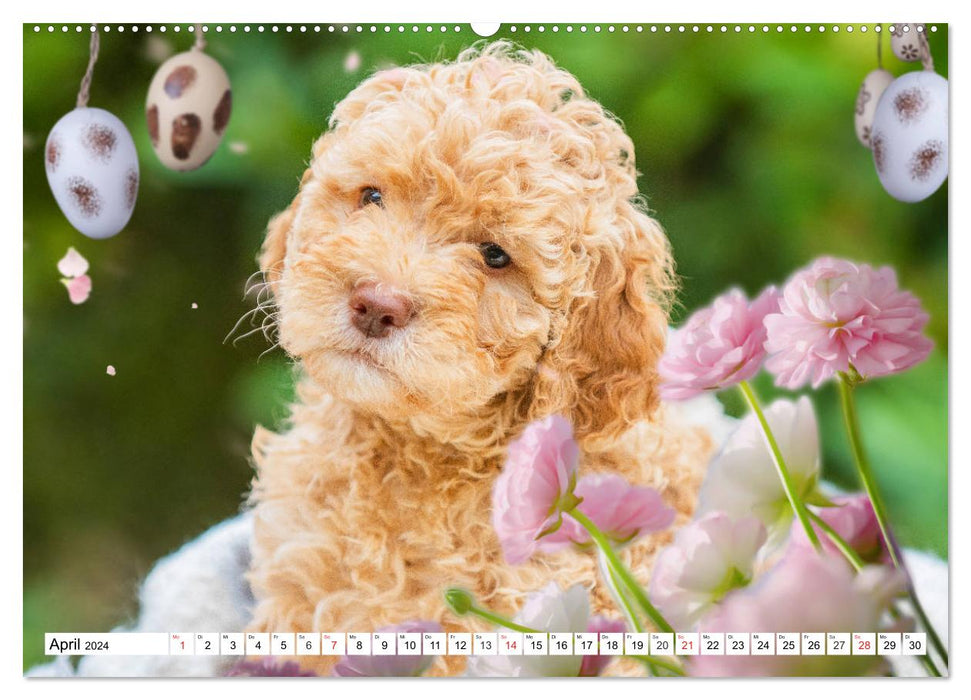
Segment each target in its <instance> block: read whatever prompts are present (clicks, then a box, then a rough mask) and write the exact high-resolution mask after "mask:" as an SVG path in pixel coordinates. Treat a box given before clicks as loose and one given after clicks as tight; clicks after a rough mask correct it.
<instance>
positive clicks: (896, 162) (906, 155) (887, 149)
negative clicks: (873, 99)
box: [871, 70, 948, 202]
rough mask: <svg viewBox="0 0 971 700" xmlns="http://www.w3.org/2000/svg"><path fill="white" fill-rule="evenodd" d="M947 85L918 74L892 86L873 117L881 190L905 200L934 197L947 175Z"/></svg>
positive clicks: (925, 73) (922, 72)
mask: <svg viewBox="0 0 971 700" xmlns="http://www.w3.org/2000/svg"><path fill="white" fill-rule="evenodd" d="M947 104H948V85H947V80H945V79H944V78H942V77H941V76H939V75H938V74H937V73H934V72H932V71H926V70H915V71H911V72H910V73H904V74H903V75H902V76H900V77H899V78H897V79H896V80H895V81H893V83H891V84H890V87H888V88H887V89H886V90H884V92H883V95H882V96H881V97H880V102H879V103H878V104H877V111H876V113H875V114H874V115H873V134H872V137H871V143H872V147H873V165H874V166H875V167H876V169H877V175H878V176H879V177H880V183H881V184H882V185H883V188H884V189H885V190H886V191H887V192H888V193H889V194H890V195H891V196H892V197H894V198H895V199H899V200H900V201H901V202H919V201H921V200H922V199H926V198H927V197H929V196H931V195H932V194H933V193H934V192H935V191H936V190H937V188H938V187H940V186H941V183H943V182H944V180H945V179H946V178H947V172H948V131H947V121H948V108H947Z"/></svg>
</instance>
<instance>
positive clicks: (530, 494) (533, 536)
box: [492, 416, 675, 564]
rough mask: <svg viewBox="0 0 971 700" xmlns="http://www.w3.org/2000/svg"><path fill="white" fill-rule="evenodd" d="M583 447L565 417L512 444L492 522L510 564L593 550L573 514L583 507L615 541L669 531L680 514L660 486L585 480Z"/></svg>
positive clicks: (531, 428)
mask: <svg viewBox="0 0 971 700" xmlns="http://www.w3.org/2000/svg"><path fill="white" fill-rule="evenodd" d="M578 467H579V447H578V446H577V443H576V441H575V440H574V439H573V429H572V426H571V425H570V423H569V421H567V420H566V419H565V418H563V417H562V416H550V417H548V418H545V419H543V420H540V421H536V422H533V423H531V424H529V425H528V426H527V427H526V429H525V430H524V431H523V434H522V435H521V436H520V437H519V439H517V440H515V441H514V442H512V443H511V444H510V445H509V450H508V454H507V458H506V463H505V466H504V467H503V470H502V473H501V474H500V475H499V477H498V478H497V479H496V482H495V484H494V486H493V491H492V524H493V527H494V529H495V532H496V535H497V536H498V537H499V542H500V543H501V545H502V549H503V552H504V554H505V557H506V560H507V561H508V562H509V563H511V564H521V563H522V562H524V561H526V560H527V559H529V558H530V557H531V556H533V554H535V553H536V552H538V551H544V552H550V551H555V550H558V549H563V548H566V547H570V546H572V545H580V546H584V545H589V544H590V535H589V534H588V533H587V530H586V529H585V528H584V527H582V526H581V525H580V523H579V522H577V520H576V519H575V518H573V517H572V516H571V515H570V514H569V511H570V510H571V509H573V508H577V510H579V511H580V512H581V513H582V514H583V515H585V516H586V517H587V518H589V519H590V520H591V521H593V523H594V524H595V525H596V526H597V528H598V529H599V530H601V531H602V532H603V533H604V534H605V535H606V536H607V537H608V538H609V539H610V540H611V541H612V542H613V543H615V544H623V543H625V542H628V541H630V540H632V539H634V538H635V537H637V536H638V535H642V534H645V533H649V532H657V531H659V530H664V529H666V528H668V527H669V526H670V525H671V523H672V522H673V521H674V515H675V512H674V509H673V508H671V507H669V506H667V505H665V504H664V502H663V500H662V499H661V496H660V494H658V492H657V491H655V490H654V489H652V488H648V487H645V486H633V485H631V484H629V483H627V481H626V480H624V479H623V478H622V477H620V476H617V475H615V474H597V473H595V474H590V475H587V476H584V477H582V478H579V479H578V478H577V471H578Z"/></svg>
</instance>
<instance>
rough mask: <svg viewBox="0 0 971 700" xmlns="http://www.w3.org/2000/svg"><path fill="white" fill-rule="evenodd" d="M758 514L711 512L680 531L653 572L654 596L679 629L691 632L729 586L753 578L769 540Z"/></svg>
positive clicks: (730, 588) (663, 552)
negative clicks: (756, 561) (739, 514)
mask: <svg viewBox="0 0 971 700" xmlns="http://www.w3.org/2000/svg"><path fill="white" fill-rule="evenodd" d="M765 540H766V531H765V527H764V526H763V525H762V523H761V522H760V521H759V520H758V519H757V518H740V519H737V520H735V519H733V518H731V517H730V516H728V515H726V514H725V513H717V512H716V513H709V514H708V515H706V516H704V517H703V518H701V519H700V520H696V521H694V522H692V523H690V524H688V525H685V526H684V527H683V528H681V529H680V530H678V532H677V534H676V535H675V536H674V542H673V543H672V544H670V545H669V546H667V547H665V548H664V549H663V550H661V553H660V554H659V555H658V557H657V561H656V563H655V565H654V572H653V574H652V576H651V587H650V593H651V601H652V602H653V603H654V605H655V606H657V609H658V610H660V611H661V614H662V615H664V617H665V618H666V619H667V621H668V622H670V623H671V624H672V625H673V626H674V628H675V629H676V630H679V631H688V630H689V629H691V628H692V627H694V625H695V624H696V623H697V622H698V620H699V618H701V616H702V615H704V614H705V613H706V612H707V611H709V610H710V609H711V608H712V607H713V606H714V605H716V604H717V603H718V602H719V601H720V600H721V599H722V598H723V597H724V596H725V595H726V594H727V593H728V592H729V591H731V590H733V589H735V588H738V587H740V586H745V585H747V584H748V582H749V581H750V580H751V579H752V576H753V571H754V564H755V558H756V556H757V555H758V553H759V550H760V549H761V548H762V545H763V544H765Z"/></svg>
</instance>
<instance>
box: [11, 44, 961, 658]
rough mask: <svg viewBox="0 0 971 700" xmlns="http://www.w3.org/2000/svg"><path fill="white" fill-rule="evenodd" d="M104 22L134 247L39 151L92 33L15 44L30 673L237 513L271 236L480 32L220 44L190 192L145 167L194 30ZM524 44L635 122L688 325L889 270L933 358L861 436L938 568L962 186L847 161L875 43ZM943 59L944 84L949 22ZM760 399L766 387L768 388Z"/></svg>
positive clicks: (832, 431)
mask: <svg viewBox="0 0 971 700" xmlns="http://www.w3.org/2000/svg"><path fill="white" fill-rule="evenodd" d="M110 29H111V31H110V32H107V31H106V32H104V33H103V34H102V39H101V54H100V58H99V60H98V64H97V68H96V70H95V73H94V82H93V85H92V89H91V102H90V104H91V106H94V107H101V108H104V109H107V110H109V111H111V112H113V113H114V114H116V115H117V116H118V117H120V118H121V119H122V120H123V121H124V122H125V123H126V124H127V125H128V127H129V129H130V130H131V132H132V134H133V136H134V138H135V142H136V145H137V147H138V151H139V156H140V159H141V168H142V179H141V188H140V191H139V195H138V204H137V206H136V209H135V213H134V216H133V218H132V220H131V222H130V224H129V225H128V227H127V229H126V230H125V231H124V232H122V233H121V234H120V235H119V236H117V237H116V238H112V239H109V240H106V241H93V240H89V239H87V238H85V237H83V236H81V235H80V234H79V233H77V232H75V231H74V230H73V229H72V228H71V227H70V225H69V224H68V223H67V221H66V220H65V219H64V217H63V216H62V215H61V213H60V211H59V210H58V208H57V205H56V204H55V202H54V199H53V197H52V196H51V193H50V191H49V190H48V187H47V182H46V177H45V172H44V167H43V146H44V141H45V139H46V136H47V133H48V131H49V130H50V128H51V127H52V126H53V125H54V123H55V122H56V121H57V120H58V119H59V118H60V117H61V116H62V115H63V114H64V113H66V112H68V111H69V110H71V109H72V108H73V107H74V101H75V97H76V94H77V89H78V83H79V81H80V78H81V75H82V73H83V72H84V68H85V65H86V62H87V58H88V33H87V31H84V32H82V33H76V32H75V31H74V25H71V26H70V28H69V31H68V32H67V33H64V32H62V31H61V30H60V25H58V26H57V27H56V31H55V32H53V33H49V32H48V31H47V26H46V25H44V26H43V27H42V28H41V31H40V32H39V33H37V32H35V31H34V26H33V25H26V26H25V27H24V115H23V119H24V163H23V177H24V253H23V255H24V257H23V264H24V387H23V388H24V465H23V470H24V572H23V575H24V666H25V667H28V666H30V665H32V664H34V663H37V662H39V661H41V660H42V649H41V647H42V643H43V632H45V631H101V630H107V629H109V628H110V627H112V626H114V625H116V624H118V623H120V622H123V621H125V619H126V618H128V617H129V616H131V615H132V614H133V613H134V612H135V606H134V595H135V591H136V589H137V584H138V581H139V579H140V578H141V577H142V576H144V575H145V574H146V573H147V572H148V570H149V569H150V567H151V565H152V562H153V561H155V560H156V559H157V558H158V557H160V556H162V555H163V554H165V553H167V552H170V551H172V550H173V549H174V548H176V547H178V546H179V545H181V544H182V543H183V542H185V541H187V540H188V539H190V538H192V537H193V536H195V535H197V534H198V533H200V532H201V531H202V530H204V529H205V528H206V527H208V526H210V525H212V524H214V523H216V522H218V521H219V520H221V519H223V518H226V517H228V516H231V515H233V514H234V513H235V512H236V511H237V509H238V507H239V504H240V501H241V498H242V496H243V494H244V493H245V492H246V490H247V486H248V482H249V479H250V465H249V461H248V444H249V439H250V436H251V434H252V430H253V427H254V425H255V424H257V423H262V424H265V425H269V426H275V425H278V424H279V422H280V421H281V419H282V418H283V417H284V416H285V414H286V410H285V406H286V402H287V400H288V398H289V397H290V395H291V387H290V384H291V376H290V368H289V366H288V363H287V361H286V359H285V358H284V356H283V355H282V353H281V352H280V351H279V350H274V351H273V352H271V353H269V354H267V355H265V356H264V357H262V358H259V355H260V354H261V353H262V352H263V351H264V350H265V349H266V348H267V346H268V344H267V343H266V342H265V341H264V340H263V338H262V336H260V335H259V334H257V335H254V336H252V337H251V338H249V339H245V340H243V341H241V342H239V343H238V344H237V345H235V346H234V345H233V344H231V343H224V342H223V339H224V337H225V336H226V335H227V333H228V332H229V331H230V329H231V328H232V327H233V325H234V323H235V322H236V320H237V319H238V318H239V317H240V316H241V315H242V314H243V313H244V312H246V311H247V310H248V309H249V308H251V307H252V303H253V302H252V300H246V299H244V298H243V289H244V283H245V281H246V279H247V277H248V276H249V275H250V274H251V273H252V272H254V271H255V270H256V265H255V262H254V255H255V253H256V252H257V250H258V247H259V245H260V241H261V237H262V235H263V230H264V227H265V224H266V221H267V220H268V219H269V217H270V216H271V215H272V214H273V213H274V212H276V211H278V210H279V209H281V208H283V207H284V206H285V205H286V204H287V203H288V201H289V200H290V198H291V197H292V195H293V194H294V192H295V190H296V187H297V183H298V178H299V176H300V174H301V172H302V170H303V168H304V166H305V164H306V161H307V158H308V155H309V153H310V146H311V144H312V142H313V141H314V139H315V138H316V137H317V136H318V135H319V134H320V132H321V131H322V130H323V129H324V127H325V123H326V119H327V116H328V115H329V113H330V111H331V110H332V108H333V106H334V104H335V103H336V102H337V101H338V100H339V99H340V98H341V97H342V96H343V95H345V94H346V93H347V92H348V91H349V90H350V89H351V88H352V87H353V86H354V85H355V84H356V83H357V82H359V81H360V80H361V79H362V78H363V77H365V76H366V75H368V74H369V73H370V72H372V71H373V70H374V69H375V68H378V67H384V66H388V65H392V64H403V63H414V62H419V61H426V60H434V59H440V58H453V57H454V56H455V55H456V54H457V53H458V52H459V51H460V50H461V49H462V48H464V47H466V46H468V45H469V44H470V43H472V42H473V41H474V40H475V39H476V38H477V37H475V36H474V35H473V34H472V32H471V31H470V30H469V28H468V26H465V25H463V26H462V27H461V31H460V32H458V33H456V32H455V31H454V25H450V26H449V27H448V29H447V31H445V32H442V31H441V30H440V28H439V27H438V26H436V27H434V29H433V31H431V32H428V31H426V30H425V26H424V25H423V26H421V27H420V29H419V30H418V31H417V32H414V31H412V30H411V26H408V27H406V31H405V32H404V33H400V34H399V33H398V32H397V25H395V26H394V27H393V28H392V32H391V33H388V34H386V33H384V31H383V29H384V27H383V25H382V26H380V27H379V28H378V31H377V32H376V33H374V34H372V33H370V32H369V25H368V27H365V29H364V31H363V32H361V33H358V32H357V31H356V30H355V27H353V26H352V27H350V29H349V31H347V32H344V31H342V27H340V26H338V27H337V28H336V31H334V32H329V31H328V27H327V26H323V27H322V28H321V32H320V33H315V32H314V31H313V28H312V27H310V28H308V31H307V32H306V33H301V32H300V31H299V26H294V27H293V31H292V32H289V33H288V32H287V31H286V27H285V25H281V26H280V27H279V30H278V31H277V32H273V31H271V25H267V26H266V31H265V32H264V33H262V34H261V33H258V32H257V31H256V28H255V25H254V27H253V30H252V31H251V32H250V33H244V32H243V31H242V26H239V27H237V31H236V32H235V33H232V32H230V31H229V27H228V25H227V26H223V28H222V31H221V32H219V33H216V32H215V26H211V27H210V29H211V30H212V31H211V32H210V34H209V35H208V41H209V47H208V52H209V53H210V55H212V56H213V57H215V58H216V59H217V60H219V61H220V62H221V63H222V65H223V66H224V67H225V68H226V70H227V72H228V73H229V76H230V79H231V81H232V86H233V115H232V119H231V121H230V124H229V128H228V130H227V132H226V136H225V140H224V142H223V144H222V146H221V147H220V149H219V151H218V152H217V153H216V155H215V156H214V157H213V159H212V160H211V161H210V162H209V163H208V164H207V165H206V166H205V167H203V168H202V169H201V170H199V171H197V172H193V173H182V174H179V173H174V172H170V171H168V170H166V169H165V168H163V167H162V166H161V165H160V163H159V162H158V160H157V158H156V157H155V154H154V153H153V152H152V149H151V147H150V144H149V141H148V136H147V132H146V127H145V120H144V112H143V110H144V103H145V93H146V90H147V88H148V84H149V81H150V80H151V78H152V75H153V73H154V71H155V68H156V67H157V65H158V64H159V63H160V62H161V61H162V60H164V59H165V58H167V57H168V56H169V55H171V54H172V53H174V52H178V51H184V50H187V49H188V48H189V47H190V46H191V44H192V37H191V35H190V33H189V31H188V27H187V26H185V25H183V26H182V27H181V32H179V33H176V32H174V27H173V26H171V25H169V26H168V27H167V31H166V32H165V33H161V32H160V31H159V29H160V28H159V26H158V25H156V26H154V27H153V31H151V32H148V31H146V27H144V26H142V27H139V29H138V31H137V32H136V31H133V30H132V28H131V25H127V26H126V27H125V30H124V32H119V30H118V27H116V26H112V27H111V28H110ZM515 29H516V31H513V30H512V27H509V26H504V27H503V28H502V29H501V30H500V32H499V33H498V34H497V35H496V37H495V38H498V37H505V38H510V39H513V40H515V41H517V42H519V43H521V44H522V45H524V46H527V47H535V48H539V49H541V50H543V51H546V52H548V53H549V54H551V55H552V56H553V57H554V59H555V60H556V61H557V62H558V63H559V64H560V65H561V66H563V67H564V68H566V69H568V70H570V71H572V72H573V73H574V74H575V75H576V76H577V77H578V78H579V79H580V81H581V82H582V83H583V84H584V85H585V86H586V88H587V90H588V91H589V93H590V94H591V95H592V96H593V97H595V98H596V99H598V100H600V101H601V102H602V103H603V104H604V105H605V106H606V107H607V108H608V109H609V110H610V111H612V112H613V113H614V114H616V115H618V116H619V117H620V118H621V119H622V120H623V121H624V124H625V125H626V127H627V129H628V131H629V133H630V135H631V136H632V138H633V140H634V142H635V144H636V148H637V165H638V168H639V170H640V171H641V172H642V173H643V175H642V177H641V180H640V186H641V191H642V192H643V193H644V194H645V195H646V196H647V197H648V200H649V202H650V205H651V207H652V209H654V211H655V213H656V216H657V218H658V219H659V220H660V221H661V222H662V223H663V225H664V226H665V228H666V230H667V232H668V235H669V236H670V239H671V241H672V243H673V246H674V251H675V256H676V258H677V262H678V271H679V273H680V275H681V276H682V280H683V293H682V296H681V305H680V306H679V308H678V309H677V312H676V319H675V321H676V322H677V321H680V320H681V319H682V318H684V316H685V315H686V314H687V313H690V311H692V310H693V309H695V308H696V307H698V306H699V305H703V304H705V303H707V302H708V301H709V300H710V299H711V298H712V297H713V296H715V295H716V294H717V293H719V292H720V291H722V290H723V289H725V288H726V287H728V286H730V285H741V286H742V287H743V288H744V289H745V290H747V291H748V292H749V293H755V292H758V291H759V289H761V288H762V287H763V286H764V285H766V284H768V283H779V282H782V281H784V280H785V278H786V277H787V276H788V274H789V273H790V272H792V271H793V270H795V269H796V268H798V267H801V266H802V265H804V264H806V263H807V262H809V261H810V260H811V259H813V258H814V257H816V256H818V255H820V254H832V255H837V256H843V257H848V258H851V259H854V260H859V261H868V262H871V263H881V264H883V263H885V264H891V265H893V266H895V267H896V268H897V270H898V273H899V278H900V281H901V284H902V286H904V287H906V288H909V289H911V290H913V291H914V292H915V293H916V294H917V295H918V296H919V297H920V298H921V299H922V300H923V302H924V304H925V306H926V308H927V309H928V310H929V312H930V314H931V322H930V327H929V332H930V334H931V336H932V337H933V339H934V341H935V342H936V345H937V349H936V350H935V352H934V354H933V355H932V356H931V357H930V359H929V360H928V361H927V362H925V363H924V364H923V365H921V366H919V367H917V368H915V369H913V370H912V371H910V372H908V373H906V374H904V375H902V376H898V377H894V378H890V379H885V380H882V381H877V382H873V383H872V384H871V385H866V386H864V387H862V388H861V389H860V390H859V392H858V394H859V402H860V409H861V412H862V420H863V423H864V431H865V439H866V442H867V446H868V447H869V449H870V451H871V454H872V457H873V461H874V466H875V469H876V470H877V471H878V474H879V478H880V482H881V484H882V486H883V489H884V491H885V493H886V497H887V500H888V502H889V507H890V510H891V513H892V516H893V518H894V520H895V522H896V525H897V528H898V531H899V535H900V536H901V539H902V540H903V541H904V542H905V543H906V544H908V545H912V546H917V547H922V548H928V549H931V550H933V551H935V552H938V553H940V554H941V555H943V556H946V555H947V542H948V539H947V522H948V501H947V460H948V447H947V435H948V434H947V421H948V407H947V396H948V395H947V346H948V345H947V343H948V336H947V333H948V325H947V318H948V308H947V303H948V302H947V292H948V287H947V255H948V220H947V210H948V202H947V187H946V186H945V187H943V188H941V189H940V190H939V191H938V192H937V193H936V194H935V195H933V196H932V197H931V198H929V199H928V200H926V201H924V202H921V203H919V204H911V205H908V204H901V203H899V202H897V201H895V200H893V199H891V198H890V197H889V196H888V195H887V194H885V193H884V191H883V190H882V189H881V187H880V185H879V183H878V181H877V178H876V175H875V173H874V169H873V165H872V161H871V157H870V153H869V152H868V151H866V150H865V149H863V148H862V147H861V146H860V145H859V144H858V143H857V141H856V137H855V135H854V131H853V109H854V102H855V98H856V92H857V89H858V87H859V85H860V82H861V81H862V79H863V76H864V75H866V73H867V72H868V71H870V70H872V69H874V68H875V67H876V42H877V38H876V35H875V33H874V32H873V31H872V29H871V31H869V32H867V33H861V32H860V31H859V29H858V28H856V30H855V31H853V32H852V33H848V32H846V31H845V27H844V28H843V29H842V31H840V32H838V33H834V32H833V31H831V29H830V28H828V30H827V31H826V32H825V33H820V32H819V31H818V28H817V27H815V26H814V27H812V28H811V31H808V32H807V31H805V28H804V27H803V26H802V25H799V26H798V29H797V31H796V32H794V33H793V32H791V31H789V25H786V30H785V31H784V32H782V33H777V32H776V30H775V25H772V26H771V27H770V31H769V32H768V33H764V32H763V31H762V30H761V25H759V26H758V27H757V28H756V31H755V32H754V33H750V32H748V31H747V26H746V27H743V28H742V31H741V32H739V33H736V32H734V31H733V28H730V29H729V31H728V32H727V33H720V32H719V31H718V28H717V27H716V29H715V32H714V33H713V34H708V33H706V32H705V30H704V27H702V29H701V31H700V32H699V33H697V34H695V33H694V32H692V31H691V27H690V26H689V27H688V28H687V29H686V31H685V32H684V33H682V32H679V31H678V28H677V26H676V25H675V26H673V27H672V29H671V31H670V32H665V31H664V29H663V26H662V27H659V28H658V31H657V32H656V33H651V32H650V30H649V27H646V28H645V31H644V32H642V33H638V32H636V31H635V29H634V27H633V26H632V27H631V30H630V31H629V32H627V33H624V32H623V31H622V30H621V29H620V28H619V27H618V28H617V29H616V30H615V31H614V32H609V31H608V30H607V27H606V26H603V27H601V30H600V31H599V32H598V31H596V30H595V28H594V25H589V26H588V27H587V31H585V32H581V31H580V28H579V25H574V31H573V32H571V33H568V32H567V31H566V30H565V26H562V25H561V27H560V31H559V32H557V33H553V32H552V31H551V30H550V29H549V27H547V28H546V31H545V32H542V33H541V32H539V31H538V27H535V26H533V27H529V31H528V32H527V31H526V27H524V26H522V25H520V26H518V27H516V28H515ZM930 40H931V47H932V51H933V54H934V58H935V62H936V65H937V69H938V70H939V71H940V72H941V73H942V74H943V75H945V76H947V53H946V52H947V27H946V26H944V25H941V26H939V27H938V31H936V33H932V34H931V35H930ZM883 53H884V64H885V67H886V68H888V69H889V70H890V71H891V72H893V73H895V74H900V73H902V72H904V71H905V70H911V69H913V68H914V65H915V64H909V65H908V64H903V63H901V62H900V61H898V60H897V59H896V58H894V57H893V56H892V54H891V53H890V51H889V45H888V40H887V37H886V36H884V51H883ZM358 61H359V64H360V65H359V66H355V64H356V63H357V62H358ZM68 246H74V247H75V248H77V249H78V250H79V251H80V252H81V253H82V254H83V255H85V256H86V257H87V258H88V259H89V260H90V261H91V272H90V274H91V277H92V278H93V281H94V291H93V293H92V295H91V298H90V300H89V301H88V302H87V303H85V304H84V305H82V306H72V305H71V304H70V303H69V302H68V299H67V294H66V291H65V289H64V287H63V286H62V285H61V283H60V282H59V274H58V272H57V269H56V267H55V265H56V262H57V261H58V260H59V259H60V258H61V257H62V256H63V255H64V253H65V251H66V250H67V248H68ZM193 303H195V304H197V305H198V308H197V309H193V308H192V307H191V305H192V304H193ZM109 364H110V365H114V366H115V367H116V368H117V375H116V376H113V377H112V376H108V375H107V374H106V371H105V370H106V367H107V365H109ZM757 384H758V387H759V389H760V390H761V391H762V392H763V394H764V395H765V396H766V397H769V396H770V395H773V394H774V393H776V392H774V390H773V389H772V387H771V382H770V381H769V378H768V377H765V376H762V377H761V378H760V380H759V381H758V382H757ZM725 399H726V403H727V404H728V406H729V409H730V410H731V411H733V412H735V413H738V412H739V411H740V409H741V406H740V405H738V403H737V402H736V401H735V399H734V396H726V397H725ZM816 405H817V409H818V412H819V413H820V415H821V424H822V431H823V435H824V437H823V443H824V447H825V453H826V454H825V458H826V473H827V476H828V477H829V478H831V479H833V480H835V481H837V482H838V483H841V484H843V485H845V486H847V487H852V486H853V484H854V481H853V477H852V471H851V465H850V458H849V452H848V446H847V443H846V440H845V437H844V435H843V432H842V426H841V424H840V422H839V414H838V412H837V406H836V397H835V394H834V392H832V391H831V388H829V389H826V390H824V391H822V392H821V393H820V394H819V395H818V397H817V401H816Z"/></svg>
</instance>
